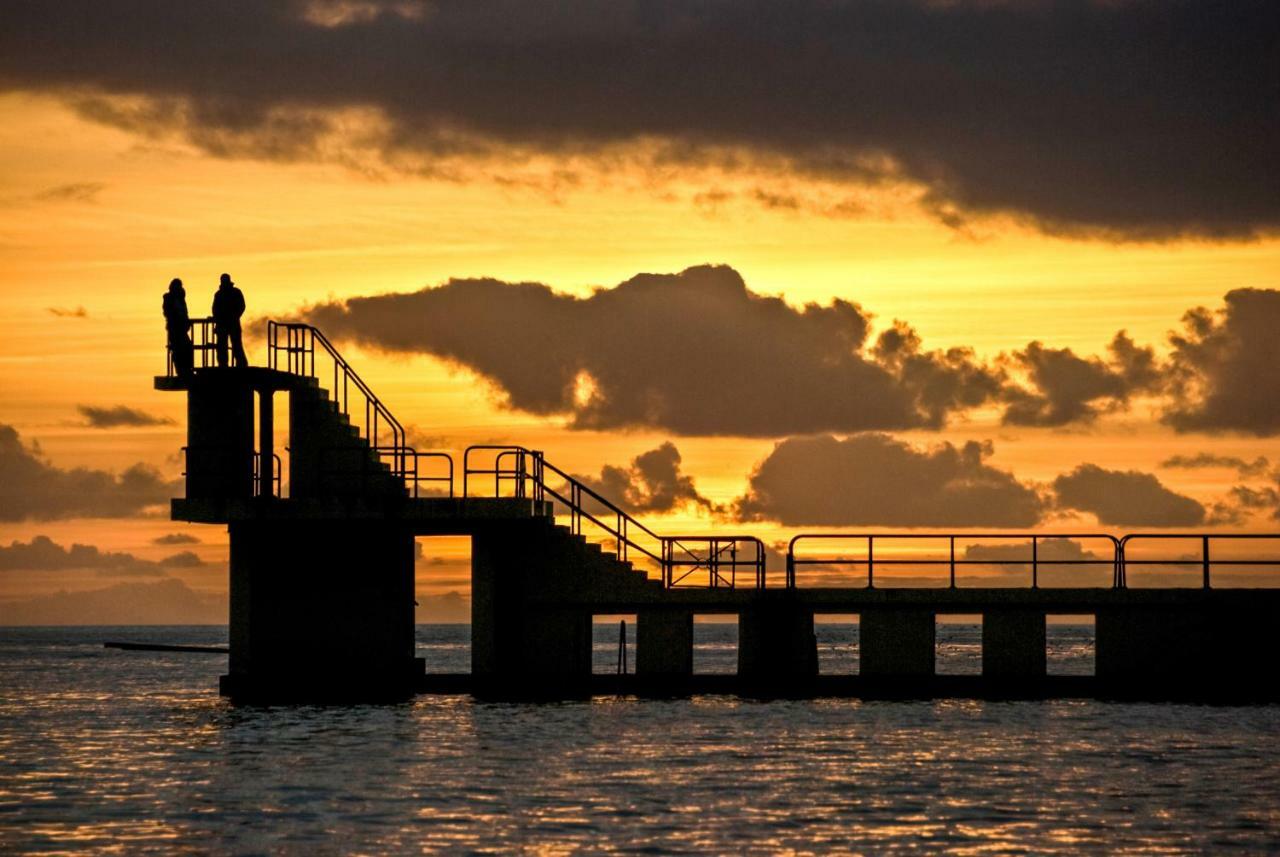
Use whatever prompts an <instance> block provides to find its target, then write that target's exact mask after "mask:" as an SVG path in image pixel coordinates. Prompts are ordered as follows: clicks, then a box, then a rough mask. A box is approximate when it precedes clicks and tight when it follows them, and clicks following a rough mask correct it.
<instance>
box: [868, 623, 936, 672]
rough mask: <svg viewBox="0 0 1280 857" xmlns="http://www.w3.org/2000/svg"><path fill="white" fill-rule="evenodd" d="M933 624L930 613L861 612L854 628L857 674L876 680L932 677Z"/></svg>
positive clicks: (934, 634)
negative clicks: (858, 659)
mask: <svg viewBox="0 0 1280 857" xmlns="http://www.w3.org/2000/svg"><path fill="white" fill-rule="evenodd" d="M936 622H937V619H936V618H935V617H934V614H933V611H931V610H902V609H893V608H887V609H864V610H863V611H862V613H861V614H860V620H859V628H858V637H859V640H860V646H861V674H862V675H864V676H868V677H876V678H919V677H921V676H931V675H933V674H934V646H935V642H936V640H935V637H936V633H937V629H936V627H935V624H936Z"/></svg>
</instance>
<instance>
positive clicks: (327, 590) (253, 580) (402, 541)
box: [224, 520, 419, 702]
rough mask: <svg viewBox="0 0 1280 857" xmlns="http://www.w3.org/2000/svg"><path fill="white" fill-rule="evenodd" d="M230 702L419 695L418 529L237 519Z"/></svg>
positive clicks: (365, 523) (233, 535)
mask: <svg viewBox="0 0 1280 857" xmlns="http://www.w3.org/2000/svg"><path fill="white" fill-rule="evenodd" d="M230 531H231V616H230V638H231V657H230V664H229V665H230V674H229V677H228V680H227V681H226V682H225V683H224V686H225V687H226V688H227V690H228V692H229V693H230V695H231V696H232V697H233V698H236V697H240V698H244V699H254V700H259V701H264V702H274V701H280V702H287V701H294V700H317V701H324V700H341V701H346V700H351V701H376V700H384V699H402V698H406V697H408V696H409V695H410V694H411V693H412V692H413V686H414V681H415V676H414V672H415V670H417V669H419V668H418V667H416V662H415V658H414V637H413V620H414V615H413V592H414V580H413V573H414V548H413V545H414V542H413V534H412V533H411V532H409V531H407V530H404V529H401V528H400V527H398V526H397V525H395V524H391V523H384V522H376V521H351V520H329V521H296V520H295V521H287V520H256V521H237V522H235V523H232V524H231V527H230Z"/></svg>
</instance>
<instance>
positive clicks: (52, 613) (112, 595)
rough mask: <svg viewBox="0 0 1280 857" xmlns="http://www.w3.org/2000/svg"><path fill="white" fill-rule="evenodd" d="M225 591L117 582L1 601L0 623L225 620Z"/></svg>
mask: <svg viewBox="0 0 1280 857" xmlns="http://www.w3.org/2000/svg"><path fill="white" fill-rule="evenodd" d="M226 622H227V599H226V596H225V595H224V596H215V595H203V594H200V593H198V592H196V591H194V590H193V589H191V588H190V587H189V586H187V585H186V584H185V583H183V582H182V581H181V580H178V579H176V578H169V579H167V580H159V581H155V582H154V583H142V582H137V583H118V584H115V585H114V586H109V587H107V588H105V589H93V590H89V591H82V592H66V591H61V592H57V593H55V594H53V595H42V596H39V597H36V598H30V599H26V600H20V601H10V602H4V603H0V625H225V624H226Z"/></svg>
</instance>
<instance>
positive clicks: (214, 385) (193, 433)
mask: <svg viewBox="0 0 1280 857" xmlns="http://www.w3.org/2000/svg"><path fill="white" fill-rule="evenodd" d="M186 454H187V462H186V475H187V498H188V499H191V500H204V499H231V498H243V497H252V496H253V388H252V387H249V386H248V385H246V384H238V383H232V382H230V381H226V380H224V379H222V378H215V379H212V380H208V381H205V380H202V381H200V382H199V383H195V384H193V385H192V386H191V390H190V392H189V393H188V395H187V450H186Z"/></svg>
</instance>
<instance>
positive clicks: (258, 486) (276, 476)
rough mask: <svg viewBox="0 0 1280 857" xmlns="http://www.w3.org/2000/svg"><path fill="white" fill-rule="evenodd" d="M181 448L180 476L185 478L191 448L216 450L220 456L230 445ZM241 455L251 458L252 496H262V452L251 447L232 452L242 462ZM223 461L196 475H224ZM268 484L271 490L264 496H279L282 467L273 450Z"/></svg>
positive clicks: (196, 450)
mask: <svg viewBox="0 0 1280 857" xmlns="http://www.w3.org/2000/svg"><path fill="white" fill-rule="evenodd" d="M181 449H182V458H183V466H182V473H181V476H182V478H183V479H186V478H187V477H188V476H190V475H191V474H192V472H193V471H192V469H191V464H190V458H191V453H192V451H193V450H194V451H195V452H197V453H200V452H207V451H210V450H212V451H216V452H217V453H218V454H219V455H221V456H226V452H227V450H230V449H231V447H230V446H229V445H228V446H212V447H210V446H197V447H190V446H184V447H182V448H181ZM241 456H248V457H250V458H251V459H252V462H253V463H252V465H251V469H252V474H253V476H252V479H253V482H252V486H253V496H254V497H262V496H264V494H263V491H262V488H263V480H262V453H261V452H259V451H258V450H256V449H252V450H241V451H239V452H236V453H234V455H233V457H234V458H235V459H237V460H239V461H240V462H241V463H243V461H244V459H243V458H242V457H241ZM224 463H225V458H224V462H220V463H219V464H218V466H217V467H214V468H212V469H210V470H207V471H206V470H202V471H201V473H200V474H198V475H203V474H204V473H206V472H208V473H216V474H218V475H219V476H224V475H225V474H226V473H227V468H226V467H225V466H224ZM241 472H244V471H241ZM269 484H270V486H271V492H270V493H269V494H266V495H265V496H267V497H280V496H281V493H282V489H283V468H282V466H281V463H280V456H279V455H277V454H275V453H274V452H273V453H272V454H271V476H270V482H269Z"/></svg>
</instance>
